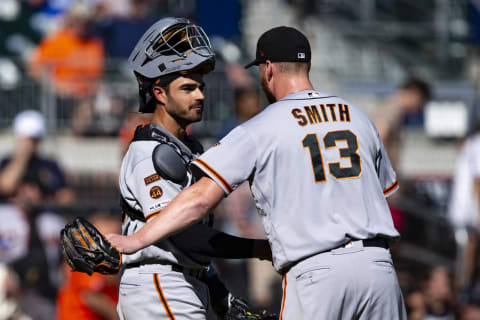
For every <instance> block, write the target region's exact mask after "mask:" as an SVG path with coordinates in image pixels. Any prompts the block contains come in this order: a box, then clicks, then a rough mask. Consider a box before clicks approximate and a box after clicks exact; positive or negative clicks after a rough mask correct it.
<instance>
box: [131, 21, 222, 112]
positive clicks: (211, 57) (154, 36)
mask: <svg viewBox="0 0 480 320" xmlns="http://www.w3.org/2000/svg"><path fill="white" fill-rule="evenodd" d="M128 63H129V66H130V67H131V68H132V69H133V72H134V74H135V76H136V77H137V81H138V84H139V94H140V110H139V111H140V112H144V113H152V112H154V111H155V105H156V101H155V98H154V97H153V95H152V91H151V89H152V86H153V85H154V84H156V85H160V86H162V84H164V85H165V84H168V83H169V82H171V81H172V80H173V79H175V78H176V77H177V76H179V75H182V74H185V73H190V72H200V73H204V74H205V73H208V72H210V71H212V70H213V68H214V67H215V54H214V53H213V50H212V47H211V45H210V40H209V39H208V37H207V35H206V34H205V32H204V31H203V29H202V28H201V27H200V26H197V25H194V24H191V23H190V21H188V20H187V19H183V18H164V19H161V20H159V21H158V22H156V23H155V24H154V25H152V26H151V27H150V28H149V29H148V30H147V31H146V32H145V33H144V34H143V36H142V37H141V38H140V40H139V41H138V43H137V45H136V46H135V48H134V49H133V51H132V53H131V54H130V57H129V58H128ZM162 80H163V81H162Z"/></svg>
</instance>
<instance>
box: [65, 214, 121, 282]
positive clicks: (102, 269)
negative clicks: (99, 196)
mask: <svg viewBox="0 0 480 320" xmlns="http://www.w3.org/2000/svg"><path fill="white" fill-rule="evenodd" d="M60 242H61V246H62V253H63V256H64V258H65V260H67V263H68V264H69V265H70V267H71V268H72V269H73V271H80V272H84V273H88V274H89V275H91V274H92V273H94V272H98V273H101V274H115V273H117V272H118V271H119V270H120V265H121V263H122V256H121V255H120V253H119V252H118V250H117V249H115V248H114V247H113V246H112V245H111V244H110V243H109V242H108V241H107V240H106V239H105V238H104V237H103V235H102V234H101V233H100V231H98V230H97V228H95V227H94V226H93V225H92V224H91V223H90V222H88V221H87V220H86V219H84V218H82V217H78V218H76V219H75V220H74V221H73V222H72V223H69V224H67V225H66V226H65V228H63V229H62V231H61V232H60Z"/></svg>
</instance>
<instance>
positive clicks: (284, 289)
mask: <svg viewBox="0 0 480 320" xmlns="http://www.w3.org/2000/svg"><path fill="white" fill-rule="evenodd" d="M286 296H287V275H286V274H285V275H284V276H283V297H282V309H281V310H280V320H283V310H284V309H285V298H286Z"/></svg>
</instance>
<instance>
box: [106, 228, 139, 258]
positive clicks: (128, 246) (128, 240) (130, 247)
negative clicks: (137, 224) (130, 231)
mask: <svg viewBox="0 0 480 320" xmlns="http://www.w3.org/2000/svg"><path fill="white" fill-rule="evenodd" d="M105 238H107V240H108V242H110V244H111V245H112V246H114V247H115V248H116V249H117V250H118V251H120V253H126V254H130V253H135V252H137V251H138V250H139V249H141V245H140V243H139V241H138V240H137V239H136V238H135V237H134V236H122V235H119V234H115V233H109V234H107V235H105Z"/></svg>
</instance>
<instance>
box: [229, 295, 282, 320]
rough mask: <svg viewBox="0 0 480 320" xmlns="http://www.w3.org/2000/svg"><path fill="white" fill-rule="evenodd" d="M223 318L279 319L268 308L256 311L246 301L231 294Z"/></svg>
mask: <svg viewBox="0 0 480 320" xmlns="http://www.w3.org/2000/svg"><path fill="white" fill-rule="evenodd" d="M223 320H278V315H276V314H273V313H268V312H267V311H266V310H263V311H260V312H254V311H253V310H252V308H251V307H250V306H249V305H248V304H247V303H246V302H245V301H243V300H242V299H240V298H235V297H233V296H232V295H229V301H228V311H227V313H226V314H225V315H224V316H223Z"/></svg>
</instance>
